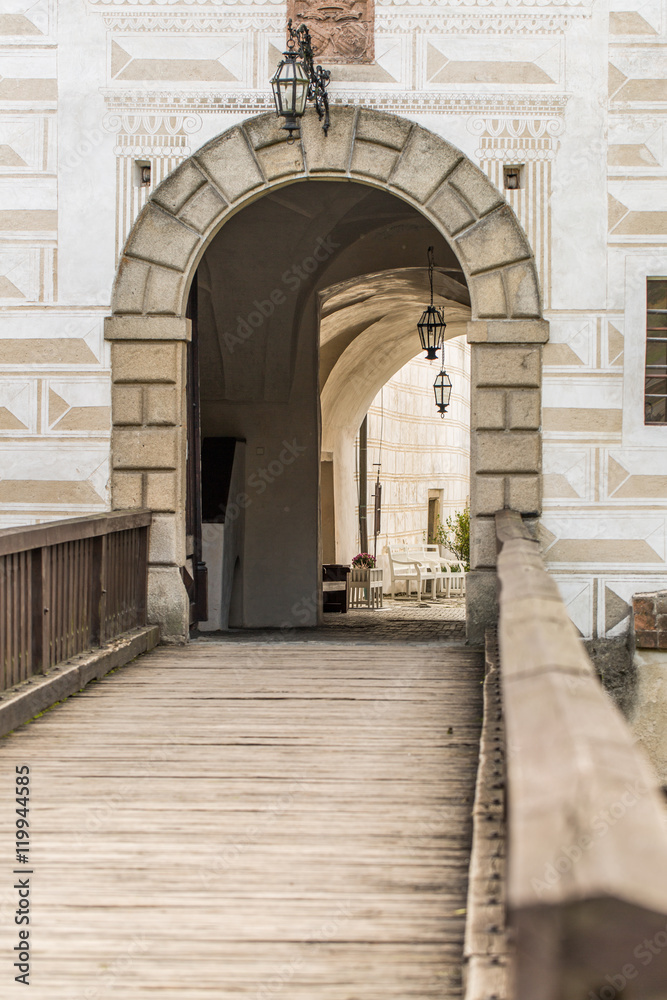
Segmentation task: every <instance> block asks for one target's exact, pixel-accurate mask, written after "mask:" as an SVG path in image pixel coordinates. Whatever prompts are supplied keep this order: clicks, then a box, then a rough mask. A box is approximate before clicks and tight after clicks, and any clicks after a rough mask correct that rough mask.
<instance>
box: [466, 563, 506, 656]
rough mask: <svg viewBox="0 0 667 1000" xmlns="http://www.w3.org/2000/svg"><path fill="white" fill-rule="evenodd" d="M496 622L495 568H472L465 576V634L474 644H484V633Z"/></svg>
mask: <svg viewBox="0 0 667 1000" xmlns="http://www.w3.org/2000/svg"><path fill="white" fill-rule="evenodd" d="M497 622H498V580H497V577H496V573H495V570H480V569H476V570H473V571H472V572H471V573H468V575H467V577H466V636H467V641H468V642H469V643H470V644H471V645H474V646H482V645H483V644H484V633H485V631H486V629H487V628H489V627H490V626H491V625H496V624H497Z"/></svg>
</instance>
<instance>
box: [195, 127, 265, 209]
mask: <svg viewBox="0 0 667 1000" xmlns="http://www.w3.org/2000/svg"><path fill="white" fill-rule="evenodd" d="M196 162H197V163H198V164H199V165H200V166H201V167H202V168H203V170H204V171H205V172H206V173H207V174H208V176H209V177H211V179H212V180H213V182H214V184H215V185H216V187H217V188H219V190H220V191H221V192H222V195H223V197H224V198H225V199H226V200H227V201H228V202H229V203H230V204H231V203H233V202H235V201H238V199H239V198H242V197H243V196H244V195H246V194H248V193H249V192H250V191H254V190H255V189H257V188H259V187H262V186H263V185H265V183H266V181H265V178H264V175H263V174H262V172H261V170H260V168H259V165H258V163H257V160H256V159H255V157H254V156H253V153H252V151H251V149H250V145H249V142H248V139H247V137H246V133H245V132H244V131H243V130H242V129H241V128H233V129H230V130H229V131H228V132H224V133H223V134H222V135H220V136H218V137H217V138H215V139H213V140H212V141H211V142H209V143H208V144H207V145H206V146H204V147H203V148H202V149H200V150H199V151H198V152H197V154H196Z"/></svg>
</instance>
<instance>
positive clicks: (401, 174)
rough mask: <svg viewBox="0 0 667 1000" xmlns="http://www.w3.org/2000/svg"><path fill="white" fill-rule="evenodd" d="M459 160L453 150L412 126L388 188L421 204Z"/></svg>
mask: <svg viewBox="0 0 667 1000" xmlns="http://www.w3.org/2000/svg"><path fill="white" fill-rule="evenodd" d="M460 160H461V153H460V151H459V150H458V149H456V147H455V146H450V144H449V143H448V142H443V140H442V139H441V138H440V136H436V135H434V134H433V133H432V132H429V131H427V130H426V129H424V128H421V127H420V126H419V125H416V126H415V127H414V128H413V129H412V131H411V132H410V133H409V135H408V140H407V142H406V144H405V146H404V148H403V152H402V154H401V156H400V158H399V160H398V162H397V164H396V167H395V169H394V172H393V174H392V175H391V178H390V183H391V185H392V187H396V188H398V189H399V190H400V191H405V193H406V194H409V195H410V196H411V197H412V198H414V199H415V200H416V201H419V202H421V203H422V204H424V203H425V202H426V201H428V199H429V198H430V197H431V195H432V194H433V193H434V192H435V190H436V189H437V188H438V187H439V186H440V184H441V183H442V181H443V179H444V178H445V177H446V176H447V174H449V173H450V171H451V170H452V169H453V168H454V167H455V166H456V164H457V163H459V162H460Z"/></svg>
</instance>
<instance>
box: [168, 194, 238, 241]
mask: <svg viewBox="0 0 667 1000" xmlns="http://www.w3.org/2000/svg"><path fill="white" fill-rule="evenodd" d="M227 208H228V206H227V202H226V201H225V200H224V198H223V197H222V195H221V194H220V192H219V191H217V190H216V189H215V188H214V187H213V185H212V184H208V183H206V184H205V185H204V186H203V187H201V188H199V190H197V191H196V192H195V193H194V194H193V196H192V198H189V199H188V201H186V203H185V204H184V205H183V207H182V208H181V210H180V212H179V213H178V218H179V219H180V221H181V222H184V223H185V224H186V226H190V227H191V228H192V229H196V230H197V232H198V233H205V232H206V230H207V229H210V228H211V226H212V225H213V224H214V223H215V222H217V221H218V220H219V219H220V218H221V217H222V216H223V215H224V214H225V213H226V211H227Z"/></svg>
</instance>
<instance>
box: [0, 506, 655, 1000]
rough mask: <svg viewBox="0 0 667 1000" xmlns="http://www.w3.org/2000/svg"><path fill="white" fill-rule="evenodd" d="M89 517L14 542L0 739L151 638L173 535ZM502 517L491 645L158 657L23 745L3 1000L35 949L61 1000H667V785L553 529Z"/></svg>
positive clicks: (12, 762)
mask: <svg viewBox="0 0 667 1000" xmlns="http://www.w3.org/2000/svg"><path fill="white" fill-rule="evenodd" d="M123 517H126V518H128V520H127V522H124V521H123ZM137 518H139V520H137ZM66 523H67V524H69V527H68V529H67V531H68V532H70V533H71V534H72V533H75V532H76V531H77V530H78V532H79V535H80V537H79V538H78V539H77V538H69V537H68V538H65V539H64V538H63V536H62V534H61V533H60V532H61V531H62V530H64V529H61V528H59V529H58V530H57V531H56V530H54V529H51V532H50V534H49V531H48V530H47V529H45V528H40V529H31V530H28V529H26V530H23V531H22V532H17V531H14V532H0V587H1V588H2V589H0V608H2V611H1V612H0V615H2V616H3V617H1V618H0V623H1V624H2V627H3V630H4V631H3V632H1V633H0V651H1V652H2V657H3V659H2V662H3V666H4V669H5V685H4V687H5V693H4V695H3V699H2V700H1V701H0V725H3V724H4V727H5V728H4V731H6V730H7V728H8V727H9V728H12V727H13V726H15V725H16V723H17V722H18V721H20V720H21V718H22V717H27V713H30V712H31V709H34V708H35V707H36V706H42V707H44V706H45V705H46V704H48V703H49V700H50V702H51V703H52V702H53V701H54V700H57V699H58V698H62V697H63V696H65V695H67V694H71V693H72V692H73V691H78V689H79V688H81V687H82V685H83V683H84V682H85V681H86V680H88V679H90V678H93V677H95V676H96V675H99V674H101V673H104V671H105V670H106V669H108V668H109V666H110V665H111V666H113V664H114V662H116V661H114V657H116V660H118V657H119V656H120V655H121V653H122V650H123V649H124V650H125V656H126V657H127V655H129V654H128V653H127V650H128V649H129V650H130V652H133V651H136V649H137V648H140V647H137V645H136V643H137V637H138V636H139V635H143V636H144V637H145V636H146V634H147V632H148V631H150V630H146V629H145V628H143V627H142V623H141V620H140V619H141V605H142V599H141V597H139V598H137V595H136V592H134V591H133V590H132V588H131V587H130V581H129V577H130V573H131V571H132V572H133V573H134V578H136V577H137V573H136V563H137V553H141V552H143V553H144V556H145V540H142V538H141V535H140V532H141V531H143V530H147V522H146V523H141V515H113V516H111V518H110V519H108V520H105V519H102V520H96V519H82V521H81V522H80V525H79V528H78V529H76V528H75V526H74V525H73V523H72V522H66ZM91 525H93V527H91ZM497 526H498V539H499V547H500V548H501V552H500V555H499V563H498V572H499V579H500V585H501V590H500V595H501V610H500V623H499V636H498V638H499V643H496V640H495V636H494V635H493V634H489V636H488V641H487V647H486V650H485V651H482V650H476V649H470V648H468V647H466V646H464V645H463V644H461V643H460V642H451V641H450V642H444V643H442V642H420V641H418V639H417V640H410V641H401V640H395V641H393V642H391V643H386V642H385V643H382V644H377V643H372V642H370V643H369V642H366V643H363V644H360V643H358V642H350V641H345V642H343V641H334V640H332V641H320V642H308V641H304V640H303V639H301V640H298V639H297V640H295V639H294V638H292V639H290V641H280V642H276V641H271V639H270V638H267V639H266V640H262V641H259V642H258V641H247V640H246V641H243V642H239V643H234V642H229V641H227V642H224V643H215V642H210V641H200V642H194V643H192V644H190V645H189V646H188V647H184V648H178V649H176V648H170V647H158V648H156V649H154V650H153V651H152V652H148V653H146V654H145V655H143V656H141V657H140V658H139V659H137V660H135V661H134V662H133V663H131V664H130V665H129V666H126V667H124V668H123V669H122V670H119V671H117V672H115V673H113V674H111V675H110V676H108V677H105V678H104V679H103V680H101V681H100V682H99V683H96V684H91V685H88V686H86V687H83V690H81V691H80V693H78V694H75V695H74V696H72V697H70V698H68V699H67V701H65V703H64V704H61V705H58V706H57V707H56V708H55V709H54V710H53V711H48V712H46V714H44V715H42V716H41V717H40V718H38V719H36V720H35V721H33V722H31V723H30V724H29V725H25V726H22V727H20V728H18V729H15V730H14V731H13V732H12V733H11V734H10V735H8V736H7V737H6V738H5V739H4V740H3V742H2V744H1V745H0V760H1V761H2V767H1V768H0V773H1V774H2V783H1V787H0V842H1V844H2V847H1V848H0V858H2V866H1V869H0V870H1V871H2V872H3V879H4V882H3V884H2V885H1V886H0V913H1V915H2V916H1V920H0V941H1V944H0V948H1V951H2V955H3V963H2V966H1V967H0V976H2V984H1V985H0V996H2V997H3V998H5V997H8V998H12V1000H13V998H14V997H19V996H23V995H24V993H23V992H22V991H23V988H24V982H25V980H24V981H23V982H22V981H21V980H18V981H17V980H16V979H15V977H17V976H20V975H21V972H22V967H21V961H23V960H24V959H25V958H26V945H25V942H26V940H27V941H28V947H29V959H28V960H27V961H25V962H24V964H28V965H29V982H30V985H31V987H32V993H31V994H30V995H31V996H32V997H33V998H36V1000H104V998H116V997H119V998H123V1000H149V998H150V1000H155V998H159V997H164V998H165V1000H166V998H168V997H173V998H174V1000H176V998H178V1000H212V998H213V997H215V998H216V1000H233V998H238V1000H269V998H273V997H283V998H287V997H289V998H290V1000H292V998H294V1000H300V998H304V1000H305V998H306V997H307V998H308V1000H380V998H382V1000H385V998H389V1000H392V998H396V1000H398V998H401V1000H409V998H414V1000H430V998H438V1000H459V998H462V997H465V998H466V1000H491V998H493V997H496V998H498V1000H514V998H516V1000H590V998H591V996H592V997H598V998H599V1000H615V998H616V997H619V998H621V1000H633V998H635V1000H636V998H645V1000H650V998H655V1000H657V998H660V997H664V995H666V993H667V987H666V985H665V984H666V983H667V838H666V836H665V824H664V813H663V806H662V801H661V797H660V794H659V790H658V789H657V787H656V782H655V779H654V778H653V776H652V775H651V774H650V773H649V771H648V769H647V767H646V765H645V764H644V762H643V760H642V759H641V758H640V757H639V755H638V753H637V751H636V750H635V748H634V746H633V744H632V741H631V739H630V736H629V733H628V730H627V727H626V726H625V723H624V722H623V720H622V718H621V717H620V715H619V713H618V712H617V711H616V709H615V708H614V707H613V705H612V704H611V702H610V701H609V700H608V698H607V696H606V694H605V693H604V692H603V691H602V689H601V687H600V685H599V683H598V681H597V678H596V677H595V674H594V670H593V667H592V665H591V663H590V661H588V659H587V657H586V655H585V653H584V651H583V649H582V647H581V644H580V642H579V640H578V638H577V636H576V633H575V631H574V629H573V627H572V626H571V624H570V623H569V619H568V618H567V614H566V611H565V609H564V607H563V605H562V602H561V601H560V598H559V597H558V593H557V589H556V587H555V584H553V582H552V581H551V580H550V578H549V577H548V575H547V574H546V572H545V570H544V567H543V564H542V562H541V559H540V556H539V551H538V547H537V543H536V542H535V541H533V539H532V536H531V534H530V531H529V528H528V527H527V526H526V525H524V524H523V523H522V521H521V518H520V516H519V515H515V514H513V512H511V511H504V512H500V513H499V514H498V515H497ZM126 531H131V532H133V533H134V534H133V535H132V536H128V538H127V539H125V540H123V538H122V537H121V536H122V534H123V533H124V532H126ZM87 532H88V534H86V533H87ZM90 532H92V534H91V533H90ZM138 532H139V534H138ZM114 535H118V536H119V537H117V538H114V537H113V536H114ZM85 538H91V539H93V541H92V542H91V543H90V545H86V544H81V543H82V541H85ZM130 538H132V539H133V540H132V541H130ZM98 539H103V541H98ZM58 546H61V548H58ZM63 546H64V548H62V547H63ZM109 553H114V555H113V556H110V555H109ZM44 566H46V567H47V569H48V567H53V566H56V567H65V568H64V569H62V570H60V569H58V570H56V571H54V572H53V573H52V572H51V571H49V572H46V571H44V570H43V567H44ZM111 567H113V570H112V569H111ZM58 573H61V577H59V576H58ZM54 574H55V575H54ZM110 574H111V575H110ZM59 579H61V580H63V581H64V583H65V586H64V590H63V591H62V593H63V595H64V596H61V597H60V598H59V599H60V601H61V605H60V610H59V611H58V616H59V617H58V622H60V625H58V624H57V623H56V624H53V625H51V624H49V627H48V629H47V628H46V627H44V628H42V629H40V634H39V637H38V639H36V640H35V639H34V629H33V630H32V631H31V629H28V628H25V627H23V628H22V627H19V626H20V622H19V625H17V624H16V621H17V618H16V616H17V615H18V616H19V619H20V618H21V616H23V617H25V615H26V614H27V610H26V609H27V608H30V615H31V620H32V621H33V622H34V621H39V622H40V623H42V621H43V616H44V611H43V607H42V605H44V606H45V607H48V606H50V605H48V604H45V603H44V602H45V600H46V599H47V596H46V595H48V594H49V587H51V586H52V584H51V582H50V581H51V580H55V581H58V580H59ZM70 579H72V580H75V581H76V585H75V584H74V583H72V584H71V585H70V584H69V582H68V581H69V580H70ZM124 580H127V582H126V583H124ZM95 588H97V590H96V589H95ZM104 591H106V592H107V593H106V594H104V593H103V592H104ZM58 593H60V590H59V591H58ZM96 593H97V598H95V594H96ZM17 594H18V595H19V596H18V597H16V595H17ZM55 597H56V599H58V595H57V594H56V595H55ZM103 597H104V598H106V601H107V605H106V608H107V610H106V611H105V612H104V613H101V612H100V601H101V600H102V598H103ZM50 600H51V603H53V600H52V598H50ZM40 602H41V604H40ZM68 602H69V603H68ZM137 604H138V605H139V606H140V611H139V620H138V621H137V620H136V619H135V620H134V621H133V620H132V618H131V617H130V613H131V612H132V610H133V608H134V609H135V611H136V605H137ZM35 606H37V610H38V611H39V614H37V612H36V611H35ZM73 608H74V609H75V610H76V613H75V614H74V613H73V612H72V609H73ZM103 610H104V609H103ZM68 622H70V623H72V622H73V623H74V624H73V625H71V626H69V625H68ZM114 622H116V623H117V625H116V627H115V628H114V625H113V623H114ZM128 623H129V624H130V625H132V626H133V627H132V628H130V629H129V630H128V629H127V627H126V626H127V625H128ZM124 626H125V628H124V630H123V627H124ZM114 631H116V632H119V631H120V632H122V634H120V635H117V636H116V637H115V638H113V633H114ZM104 641H106V645H104V646H103V647H102V652H101V653H98V654H97V658H95V655H94V654H91V653H90V651H89V650H88V647H89V646H91V645H94V644H95V642H97V643H100V642H104ZM32 643H36V645H33V644H32ZM132 643H134V644H135V645H134V646H132V645H131V644H132ZM56 644H59V645H58V646H57V648H56ZM123 644H125V645H123ZM146 645H150V642H149V641H148V640H145V638H144V647H145V646H146ZM498 646H499V651H498ZM54 649H55V650H56V651H55V652H54ZM59 653H60V655H59ZM100 657H102V659H103V658H104V657H106V660H104V662H103V665H102V667H95V666H94V662H99V661H100ZM56 661H58V662H56ZM77 685H78V687H77ZM49 692H50V693H49ZM21 713H23V716H22V714H21ZM3 720H4V723H3ZM505 729H506V730H507V733H505ZM26 767H27V768H29V772H28V771H26V770H23V769H24V768H26ZM16 768H19V769H22V770H21V771H20V775H17V773H16ZM28 773H29V788H30V800H29V813H28V814H27V815H28V816H29V824H30V825H29V827H26V826H25V825H24V823H18V824H17V819H18V818H20V817H19V816H18V814H17V813H16V809H17V808H18V809H19V810H21V809H22V807H21V804H19V805H18V806H17V804H16V801H15V799H16V787H15V780H18V778H19V777H20V778H21V781H20V787H19V790H21V789H24V788H25V785H26V782H25V781H24V780H23V778H24V777H25V776H26V775H28ZM506 776H507V783H508V793H509V795H508V808H507V809H506V808H505V777H506ZM19 829H20V830H21V831H23V833H21V834H19V833H18V830H19ZM17 837H18V844H19V849H18V850H17V847H16V844H17ZM506 845H507V848H506ZM24 847H25V848H27V850H24ZM19 854H21V855H22V856H23V857H24V858H26V859H27V860H26V861H22V860H20V858H19V856H18V855H19ZM506 854H508V862H509V863H508V865H507V867H506ZM26 883H27V885H26ZM24 886H25V888H23V887H24ZM25 898H27V899H28V907H29V915H30V924H29V925H22V924H18V923H17V922H16V920H15V917H16V916H17V914H19V915H20V914H21V913H24V912H25V909H26V906H25V903H24V902H22V901H21V900H23V899H25ZM24 927H26V929H27V928H28V927H29V936H28V938H20V937H19V933H20V931H21V929H22V928H24ZM663 939H664V943H663ZM21 949H23V951H21ZM11 956H14V957H13V958H12V957H11ZM17 956H18V959H17ZM646 956H648V959H647V957H646ZM17 960H18V965H17V966H13V962H14V961H17Z"/></svg>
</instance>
